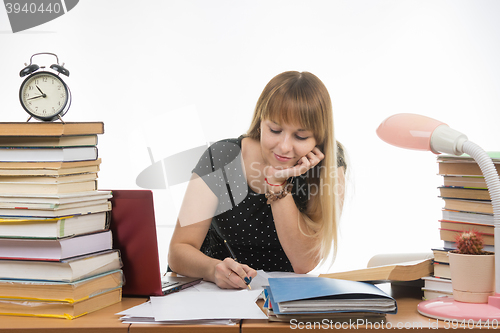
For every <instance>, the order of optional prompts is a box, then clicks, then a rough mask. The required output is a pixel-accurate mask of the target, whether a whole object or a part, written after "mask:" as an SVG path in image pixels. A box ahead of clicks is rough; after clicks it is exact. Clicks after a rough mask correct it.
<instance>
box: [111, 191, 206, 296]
mask: <svg viewBox="0 0 500 333" xmlns="http://www.w3.org/2000/svg"><path fill="white" fill-rule="evenodd" d="M112 192H113V197H112V198H111V199H110V201H111V203H112V210H111V223H110V228H111V230H112V233H113V248H115V249H119V250H120V253H121V258H122V261H123V273H124V275H125V285H124V286H123V295H135V296H161V295H166V294H169V293H171V292H175V291H179V290H182V289H185V288H187V287H190V286H192V285H194V284H196V283H199V282H200V281H201V278H189V277H171V276H164V277H162V276H161V272H160V262H159V258H158V243H157V238H156V223H155V214H154V205H153V193H152V192H151V191H149V190H112Z"/></svg>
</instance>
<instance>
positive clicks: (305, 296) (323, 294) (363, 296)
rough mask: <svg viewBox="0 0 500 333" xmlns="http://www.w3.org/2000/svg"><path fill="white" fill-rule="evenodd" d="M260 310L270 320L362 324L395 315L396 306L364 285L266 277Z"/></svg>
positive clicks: (382, 293)
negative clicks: (319, 320)
mask: <svg viewBox="0 0 500 333" xmlns="http://www.w3.org/2000/svg"><path fill="white" fill-rule="evenodd" d="M264 295H265V303H264V308H265V309H267V315H268V317H269V320H271V321H287V322H291V320H304V321H312V320H316V319H329V320H332V321H334V322H355V323H358V324H360V323H362V324H364V325H370V323H377V322H379V323H380V322H383V321H384V320H385V317H386V314H396V313H397V303H396V301H395V300H394V298H392V297H391V296H389V295H387V294H386V293H384V292H383V291H382V290H380V289H379V288H378V287H376V286H374V285H372V284H369V283H364V282H357V281H347V280H339V279H331V278H322V277H296V278H295V277H288V278H270V279H269V286H268V287H266V289H265V292H264Z"/></svg>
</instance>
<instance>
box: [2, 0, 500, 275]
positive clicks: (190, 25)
mask: <svg viewBox="0 0 500 333" xmlns="http://www.w3.org/2000/svg"><path fill="white" fill-rule="evenodd" d="M499 14H500V2H498V1H495V0H489V1H488V0H482V1H477V0H468V1H464V0H450V1H444V0H430V1H427V0H418V1H417V0H415V1H408V0H393V1H382V0H369V1H359V0H345V1H339V0H324V1H323V0H312V1H311V0H307V1H306V0H302V1H292V0H286V1H276V0H265V1H256V0H253V1H220V0H209V1H207V0H199V1H190V0H188V1H185V0H184V1H171V0H169V1H160V0H150V1H142V2H138V1H133V2H132V1H119V0H106V1H98V0H84V1H80V3H79V4H78V5H77V6H76V7H75V8H74V9H73V10H72V11H70V12H68V13H67V14H66V15H64V16H62V17H60V18H58V19H56V20H54V21H51V22H49V23H46V24H44V25H41V26H38V27H35V28H32V29H30V30H28V31H25V32H20V33H16V34H13V33H12V32H11V30H10V26H9V24H8V21H7V15H6V13H5V10H4V9H3V7H2V8H0V49H1V53H0V78H1V80H0V100H1V101H2V105H1V106H0V121H24V120H25V119H26V118H27V116H26V114H25V113H24V111H23V110H22V108H21V107H20V105H19V102H18V97H17V96H18V89H19V85H20V83H21V82H22V79H21V78H19V76H18V73H19V71H20V70H21V69H22V68H23V67H24V65H23V64H24V62H28V61H29V57H30V56H31V55H32V54H34V53H36V52H54V53H56V54H57V55H58V56H59V58H60V60H61V61H63V62H65V63H66V67H67V68H68V69H69V70H70V71H71V76H70V77H69V78H68V80H67V82H68V84H69V85H70V87H71V89H72V92H73V99H74V101H73V106H72V109H71V110H70V111H69V113H68V114H67V116H66V117H65V119H66V120H67V121H103V122H104V123H105V132H106V133H105V134H104V135H103V136H101V137H100V140H99V149H100V151H99V152H100V156H101V157H102V160H103V164H102V171H101V172H100V174H99V180H100V188H107V189H111V188H114V189H118V188H120V189H125V188H137V186H136V185H135V179H136V177H137V175H138V174H139V173H140V172H141V171H142V170H143V169H144V168H145V167H147V166H148V165H150V163H151V161H150V157H149V155H148V151H147V147H151V148H152V152H153V156H154V159H155V160H160V159H163V158H165V157H167V156H169V155H170V154H172V153H175V152H179V151H182V150H183V149H187V148H190V147H194V146H195V145H197V144H198V143H199V142H200V141H201V142H205V141H215V140H218V139H222V138H227V137H236V136H238V135H240V134H242V133H243V132H245V130H246V129H247V126H248V124H249V121H250V117H251V114H252V110H253V107H254V105H255V102H256V100H257V98H258V96H259V94H260V92H261V90H262V88H263V87H264V85H265V84H266V83H267V82H268V81H269V80H270V79H271V78H272V77H273V76H274V75H276V74H278V73H280V72H282V71H285V70H300V71H302V70H306V71H310V72H313V73H315V74H316V75H317V76H319V77H320V78H321V79H322V80H323V82H324V83H325V84H326V86H327V88H328V89H329V91H330V94H331V96H332V99H333V106H334V116H335V122H336V134H337V138H338V139H339V140H341V141H342V142H343V143H344V144H345V146H346V148H347V151H348V154H349V156H350V163H351V164H350V169H351V170H352V174H351V179H350V193H349V198H348V204H347V205H346V207H345V212H344V216H343V221H342V228H341V229H342V230H341V231H342V237H341V240H340V247H339V249H340V251H339V254H338V259H337V261H336V263H335V264H334V265H333V266H332V268H331V269H330V270H331V271H341V270H346V269H351V268H361V267H363V266H364V265H366V263H367V262H368V259H369V258H370V257H371V256H372V255H373V254H377V253H386V252H421V251H429V250H430V248H431V247H438V246H440V244H441V242H440V241H439V235H438V230H437V227H438V223H437V219H438V218H439V216H440V208H441V201H440V200H439V199H438V198H437V190H436V186H438V185H439V183H440V179H439V177H438V176H436V171H437V167H436V163H435V156H434V155H433V154H431V153H425V152H413V151H405V150H402V149H398V148H395V147H392V146H389V145H387V144H385V143H383V142H382V141H381V140H379V139H378V137H377V136H376V135H375V129H376V128H377V127H378V125H379V123H380V122H381V121H382V120H383V119H385V118H386V117H387V116H389V115H391V114H394V113H399V112H412V113H420V114H424V115H427V116H431V117H434V118H437V119H439V120H442V121H444V122H447V123H448V124H449V125H450V126H452V127H453V128H455V129H457V130H460V131H463V132H465V133H466V134H467V135H468V136H469V139H471V140H472V141H474V142H476V143H478V144H479V145H481V146H482V147H483V148H484V149H486V150H500V140H499V139H500V133H499V131H498V130H497V128H498V123H499V120H500V112H498V109H499V106H500V100H499V96H500V94H499V88H500V65H499V61H498V59H500V43H499V42H498V41H499V39H500V38H499V37H500V21H499V20H498V17H499ZM35 59H36V58H35ZM40 61H42V62H43V61H44V60H43V59H42V58H40ZM51 61H52V59H50V58H48V60H47V62H48V63H47V64H49V65H50V64H51V63H52V62H51ZM40 64H42V63H40ZM180 110H187V111H186V113H182V112H181V111H180ZM185 114H188V115H190V116H189V117H188V116H186V115H185ZM178 192H180V190H179V189H178V188H175V189H168V190H155V192H154V193H155V197H156V209H157V224H158V230H159V233H158V235H159V241H160V253H161V256H162V263H161V264H162V268H163V269H164V268H165V267H166V252H167V248H168V242H169V237H170V233H171V230H172V226H173V224H174V222H175V217H176V212H175V211H176V204H175V203H174V200H173V198H174V197H179V193H178Z"/></svg>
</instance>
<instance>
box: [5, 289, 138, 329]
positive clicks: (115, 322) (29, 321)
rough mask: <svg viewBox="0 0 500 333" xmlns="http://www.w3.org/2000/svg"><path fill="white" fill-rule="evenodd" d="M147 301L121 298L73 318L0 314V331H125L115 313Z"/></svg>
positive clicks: (127, 327)
mask: <svg viewBox="0 0 500 333" xmlns="http://www.w3.org/2000/svg"><path fill="white" fill-rule="evenodd" d="M145 301H147V298H126V297H125V298H123V300H122V301H121V302H120V303H117V304H113V305H111V306H108V307H106V308H104V309H101V310H99V311H95V312H92V313H89V314H87V315H84V316H82V317H80V318H76V319H73V320H68V319H57V318H36V317H17V316H0V332H18V333H20V332H23V333H25V332H27V333H35V332H36V333H45V332H47V333H57V332H61V333H62V332H75V333H79V332H86V333H89V332H112V333H118V332H123V333H126V332H128V330H129V326H130V325H129V324H122V323H121V322H120V320H119V316H117V315H115V313H117V312H120V311H123V310H126V309H129V308H131V307H133V306H136V305H139V304H141V303H144V302H145Z"/></svg>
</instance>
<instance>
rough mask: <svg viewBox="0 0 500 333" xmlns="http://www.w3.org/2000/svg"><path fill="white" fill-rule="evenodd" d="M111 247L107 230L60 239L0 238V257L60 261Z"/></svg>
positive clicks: (110, 237) (109, 232) (111, 241)
mask: <svg viewBox="0 0 500 333" xmlns="http://www.w3.org/2000/svg"><path fill="white" fill-rule="evenodd" d="M112 248H113V238H112V235H111V231H109V230H108V231H103V232H98V233H94V234H87V235H82V236H76V237H68V238H61V239H31V238H0V259H20V260H51V261H60V260H64V259H68V258H73V257H77V256H82V255H87V254H90V253H96V252H101V251H105V250H111V249H112Z"/></svg>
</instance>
